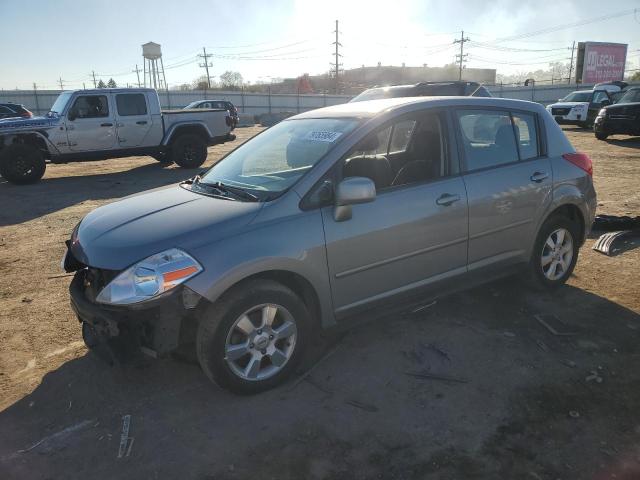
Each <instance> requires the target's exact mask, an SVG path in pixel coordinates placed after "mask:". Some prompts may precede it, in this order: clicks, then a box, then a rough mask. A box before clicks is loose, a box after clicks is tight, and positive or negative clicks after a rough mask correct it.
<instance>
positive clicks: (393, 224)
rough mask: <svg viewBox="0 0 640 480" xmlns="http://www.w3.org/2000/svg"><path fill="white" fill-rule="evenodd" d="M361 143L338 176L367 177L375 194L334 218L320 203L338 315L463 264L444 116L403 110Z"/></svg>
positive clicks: (461, 191)
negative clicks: (348, 216)
mask: <svg viewBox="0 0 640 480" xmlns="http://www.w3.org/2000/svg"><path fill="white" fill-rule="evenodd" d="M372 138H373V139H374V140H373V141H371V139H372ZM362 144H365V145H366V147H363V148H361V147H358V146H356V148H355V149H354V150H352V152H350V153H349V154H348V155H347V156H346V158H345V159H344V160H342V165H341V176H342V177H350V176H356V177H369V178H371V179H372V180H373V181H374V183H375V184H376V190H377V197H376V199H375V200H374V201H373V202H371V203H367V204H361V205H353V206H352V218H351V219H349V220H346V221H342V222H337V221H335V220H334V217H333V207H325V208H323V210H322V218H323V222H324V229H325V239H326V246H327V257H328V266H329V274H330V281H331V288H332V295H333V302H334V308H335V310H336V313H337V314H338V315H340V314H342V313H347V312H350V311H354V310H356V309H357V308H359V307H364V306H366V305H370V304H372V302H375V301H378V300H384V299H386V298H388V297H390V296H392V295H395V294H401V293H409V292H411V291H413V290H414V289H416V288H418V287H423V286H427V285H428V284H430V283H432V282H434V281H436V280H438V279H444V278H449V277H451V276H453V275H455V274H458V273H464V272H465V271H466V261H467V199H466V193H465V188H464V182H463V181H462V178H461V177H460V176H458V175H457V167H456V166H455V165H454V162H451V155H450V151H451V149H450V148H449V142H448V135H447V128H446V121H445V117H444V116H443V115H442V114H441V113H437V112H435V113H434V112H431V113H430V112H428V111H427V112H426V113H425V112H421V113H420V114H415V115H411V116H408V117H403V118H401V119H399V120H397V121H396V122H393V123H392V124H391V125H387V126H385V127H383V128H381V129H379V130H378V131H376V132H373V133H372V135H370V136H369V137H368V138H367V139H366V140H365V141H363V142H362ZM390 153H391V156H392V157H393V158H394V159H395V160H396V162H394V164H392V162H390V161H389V154H390ZM403 154H404V155H403Z"/></svg>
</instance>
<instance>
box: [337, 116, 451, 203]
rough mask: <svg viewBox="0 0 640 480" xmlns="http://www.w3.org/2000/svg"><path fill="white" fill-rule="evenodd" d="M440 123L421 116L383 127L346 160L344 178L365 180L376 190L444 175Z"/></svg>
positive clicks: (436, 117)
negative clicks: (373, 184) (372, 183)
mask: <svg viewBox="0 0 640 480" xmlns="http://www.w3.org/2000/svg"><path fill="white" fill-rule="evenodd" d="M442 125H443V122H442V121H441V117H440V115H439V114H438V113H435V112H429V113H421V114H416V115H415V116H412V117H411V118H405V119H402V120H399V121H397V122H395V123H392V124H391V125H388V126H385V127H382V128H381V129H379V130H377V131H375V132H372V133H371V134H370V135H368V136H367V137H365V138H364V139H363V140H362V141H361V142H359V144H358V145H356V146H355V147H354V148H353V149H352V150H351V151H350V152H349V153H348V154H347V156H346V157H345V159H344V161H343V164H342V176H343V177H367V178H370V179H371V180H373V182H374V183H375V185H376V190H378V191H384V190H385V189H388V188H392V187H399V186H403V185H411V184H415V183H421V182H425V181H429V180H434V179H437V178H440V177H442V176H444V175H446V174H447V172H446V155H445V140H444V139H445V136H444V129H443V127H442Z"/></svg>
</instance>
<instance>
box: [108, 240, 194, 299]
mask: <svg viewBox="0 0 640 480" xmlns="http://www.w3.org/2000/svg"><path fill="white" fill-rule="evenodd" d="M201 271H202V266H201V265H200V264H199V263H198V262H197V261H195V260H194V259H193V257H191V256H190V255H189V254H187V253H185V252H183V251H182V250H178V249H177V248H171V249H169V250H165V251H164V252H160V253H156V254H155V255H152V256H150V257H149V258H146V259H144V260H142V261H140V262H138V263H136V264H135V265H132V266H131V267H129V268H127V269H126V270H125V271H124V272H122V273H121V274H120V275H118V276H117V277H116V278H114V279H113V280H112V281H111V282H110V283H109V284H108V285H107V286H106V287H104V288H103V289H102V291H101V292H100V293H99V294H98V297H97V298H96V301H97V302H100V303H107V304H111V305H129V304H132V303H138V302H143V301H145V300H149V299H151V298H153V297H156V296H158V295H160V294H162V293H164V292H167V291H169V290H171V289H172V288H174V287H176V286H178V285H180V284H181V283H183V282H185V281H187V280H188V279H190V278H191V277H193V276H194V275H197V274H198V273H200V272H201Z"/></svg>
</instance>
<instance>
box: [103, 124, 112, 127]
mask: <svg viewBox="0 0 640 480" xmlns="http://www.w3.org/2000/svg"><path fill="white" fill-rule="evenodd" d="M100 126H101V127H113V123H101V124H100Z"/></svg>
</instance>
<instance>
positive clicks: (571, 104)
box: [547, 102, 589, 108]
mask: <svg viewBox="0 0 640 480" xmlns="http://www.w3.org/2000/svg"><path fill="white" fill-rule="evenodd" d="M578 105H587V106H589V102H558V103H553V104H551V105H549V106H548V107H547V108H572V107H576V106H578Z"/></svg>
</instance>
